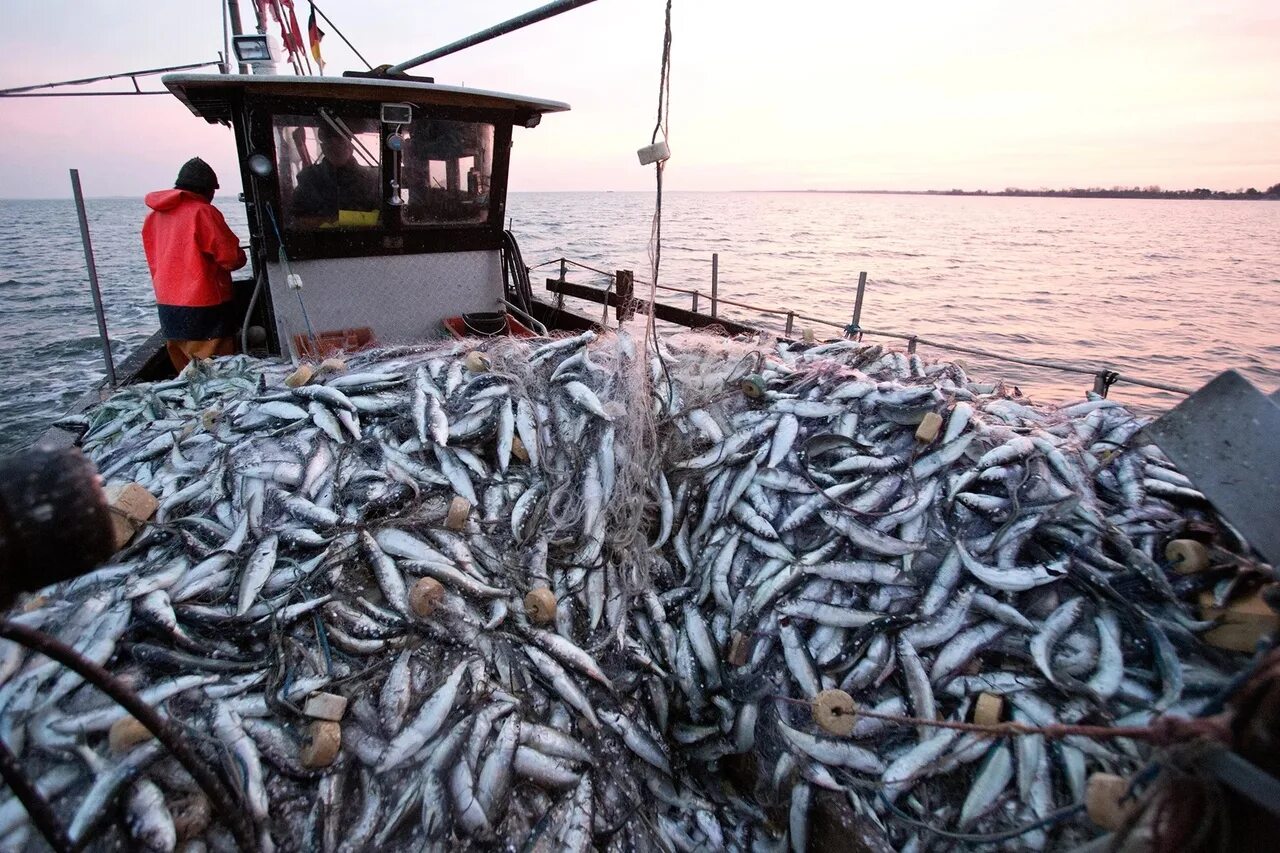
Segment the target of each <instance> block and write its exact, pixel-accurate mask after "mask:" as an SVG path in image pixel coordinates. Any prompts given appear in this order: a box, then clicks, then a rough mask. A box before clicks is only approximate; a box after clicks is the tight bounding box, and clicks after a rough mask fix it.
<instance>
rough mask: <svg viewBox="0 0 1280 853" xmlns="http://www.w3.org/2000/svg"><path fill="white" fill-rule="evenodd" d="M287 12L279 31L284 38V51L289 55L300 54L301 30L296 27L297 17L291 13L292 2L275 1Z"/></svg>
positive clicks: (288, 0)
mask: <svg viewBox="0 0 1280 853" xmlns="http://www.w3.org/2000/svg"><path fill="white" fill-rule="evenodd" d="M276 2H278V3H280V4H282V5H283V6H284V8H285V10H287V12H288V18H287V19H283V18H282V19H281V21H280V29H281V33H282V35H283V36H284V49H285V50H287V51H288V52H289V53H290V55H292V54H298V53H302V51H303V46H302V28H301V27H299V26H298V16H297V15H295V14H294V13H293V0H276Z"/></svg>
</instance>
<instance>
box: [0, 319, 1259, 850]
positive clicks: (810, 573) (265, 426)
mask: <svg viewBox="0 0 1280 853" xmlns="http://www.w3.org/2000/svg"><path fill="white" fill-rule="evenodd" d="M290 370H291V368H290V366H288V365H279V364H274V363H266V362H261V361H256V360H250V359H245V358H242V357H233V358H228V359H219V360H216V361H214V362H196V363H193V365H191V366H190V367H188V369H187V370H186V371H184V372H183V374H182V375H181V376H179V377H178V378H177V379H176V380H173V381H170V382H161V383H155V384H151V385H143V386H135V387H133V388H128V389H125V390H123V391H121V392H119V393H117V394H116V395H115V396H113V397H112V398H111V399H109V400H108V401H106V402H105V403H104V404H103V405H101V406H100V407H98V408H97V409H95V410H94V411H92V412H90V413H89V414H88V415H87V416H86V417H84V418H75V419H68V420H67V421H66V422H64V425H65V426H67V427H69V428H71V427H74V428H77V429H81V430H83V436H82V438H81V444H82V446H83V447H84V449H85V450H86V452H88V453H89V454H90V455H91V457H92V458H93V459H94V461H95V462H96V463H97V465H98V467H99V470H100V471H101V472H102V473H103V476H104V478H105V479H106V480H108V481H109V482H136V483H140V484H141V485H143V486H144V487H145V488H147V489H148V490H149V491H150V492H151V493H152V494H154V495H155V496H156V497H157V499H158V500H159V508H158V510H157V512H156V515H155V518H154V519H153V520H152V523H150V524H149V525H148V526H147V527H146V528H145V529H144V530H143V531H142V532H141V533H140V534H139V535H138V536H137V537H136V538H135V540H134V542H133V543H132V544H131V545H129V546H128V547H127V548H126V549H125V550H124V551H122V552H121V553H120V554H119V555H117V557H116V559H115V560H114V561H113V563H112V564H111V565H109V566H106V567H103V568H101V569H99V570H97V571H95V572H94V573H92V574H90V575H87V576H85V577H83V578H80V579H77V580H75V581H72V582H69V583H66V584H63V585H60V586H58V587H55V588H52V589H50V590H46V591H45V593H44V594H43V595H41V596H38V597H36V598H34V599H33V600H32V601H30V602H28V603H27V604H26V606H25V608H24V610H23V612H22V613H21V614H20V615H18V616H17V617H16V618H18V619H19V620H20V621H22V622H24V623H26V624H28V625H32V626H35V627H39V628H42V629H44V630H46V631H49V632H50V633H52V634H54V635H55V636H58V637H60V638H61V639H63V640H64V641H65V642H67V643H69V644H72V645H74V646H75V647H76V648H77V650H78V651H80V652H81V653H82V654H83V655H84V656H86V657H88V658H90V659H92V660H94V661H97V662H99V663H102V664H104V665H105V666H107V667H108V668H109V669H110V670H111V671H112V672H114V673H115V674H116V675H118V676H119V677H120V678H122V679H124V680H125V681H127V682H129V683H130V684H131V685H132V686H133V687H134V688H135V689H136V690H137V691H138V692H139V693H140V695H141V696H142V697H143V698H144V699H146V700H147V701H148V702H149V703H151V704H152V705H154V706H156V707H157V708H160V709H162V712H163V713H164V714H166V715H167V716H168V717H169V718H170V719H171V720H173V721H174V722H176V723H177V724H179V725H180V726H182V727H183V728H184V729H185V730H186V731H188V732H189V733H190V736H191V742H192V745H193V746H194V747H195V748H196V749H198V750H199V751H200V752H201V754H202V755H203V756H204V757H205V758H206V759H207V761H208V762H209V763H210V766H212V767H214V768H216V769H217V770H218V771H219V772H220V774H221V776H222V778H223V779H224V780H226V782H227V783H228V784H230V785H231V786H232V788H233V789H234V790H235V791H236V793H237V795H238V797H239V799H240V802H241V803H242V805H243V807H244V809H245V812H246V813H247V814H248V815H249V817H250V818H251V820H252V822H253V824H254V826H255V828H256V831H257V833H258V838H259V843H260V845H261V847H262V848H263V849H281V850H314V849H321V850H339V849H341V850H362V849H367V850H376V849H423V848H425V849H455V848H460V847H474V848H476V849H491V848H497V847H503V848H510V849H516V848H522V849H533V850H561V849H572V850H586V849H610V850H633V849H634V850H650V849H652V850H671V849H674V850H699V849H739V850H747V849H761V850H774V849H785V848H786V847H787V846H790V848H791V849H795V850H803V849H805V847H806V844H807V839H808V837H809V826H810V818H811V815H812V814H813V813H814V810H815V809H816V808H821V809H823V810H826V811H829V812H835V813H837V814H838V816H844V817H849V818H850V819H852V820H855V821H857V822H858V824H859V825H860V826H861V827H863V828H864V830H865V833H866V837H868V838H870V837H874V836H879V837H881V838H882V839H883V840H886V841H887V842H888V843H890V844H892V845H893V846H894V847H896V848H907V849H925V848H939V847H946V846H948V845H949V844H953V843H954V842H952V841H948V840H947V839H946V838H942V837H940V836H938V837H936V836H935V835H934V834H932V833H931V832H930V831H928V830H924V829H922V828H921V827H920V824H922V823H924V824H929V825H931V826H934V827H937V828H939V829H943V830H946V831H948V832H953V833H955V832H960V833H965V832H979V833H984V832H995V831H1002V830H1008V829H1009V828H1010V827H1019V826H1025V825H1027V824H1031V823H1034V822H1036V821H1040V820H1043V819H1044V818H1047V817H1049V816H1051V815H1054V814H1055V813H1056V812H1055V810H1056V809H1058V808H1059V807H1061V806H1065V805H1069V804H1071V803H1075V802H1078V801H1079V800H1080V799H1081V798H1082V795H1083V793H1082V789H1083V784H1084V779H1085V776H1086V774H1087V773H1088V772H1090V771H1092V770H1094V769H1097V768H1107V769H1109V770H1112V771H1115V772H1125V771H1127V770H1132V769H1134V768H1136V767H1138V766H1139V765H1140V764H1141V762H1142V761H1143V758H1144V753H1143V751H1142V749H1141V748H1140V747H1139V746H1137V745H1135V744H1133V743H1131V742H1123V741H1120V742H1116V741H1110V742H1101V743H1099V742H1094V741H1092V740H1086V739H1084V738H1082V737H1075V738H1067V739H1066V740H1064V741H1061V742H1052V743H1047V742H1045V741H1044V739H1043V738H1040V737H1022V738H1018V739H1016V740H1014V741H1013V742H1009V741H1008V740H1006V739H996V740H992V739H989V738H987V739H984V738H982V737H979V736H978V735H975V734H968V733H960V732H957V731H955V730H950V729H937V728H930V727H927V726H926V725H924V724H920V725H918V726H917V725H897V724H891V723H887V722H884V721H880V720H876V719H873V718H869V717H863V718H858V719H857V720H856V722H855V724H854V726H853V731H852V733H851V735H850V736H849V737H835V736H832V735H831V734H830V733H829V732H827V731H825V730H824V729H822V728H820V727H819V726H818V725H817V723H816V722H815V720H814V717H813V715H812V714H811V712H810V710H809V704H810V700H812V699H813V697H814V696H815V695H816V694H818V693H819V692H821V691H823V690H826V689H829V688H839V689H842V690H844V691H846V692H848V693H849V694H850V695H851V696H852V697H853V699H854V700H855V701H856V702H857V703H858V704H859V705H860V706H863V707H866V708H870V709H875V710H876V711H878V712H880V713H888V714H894V715H902V716H911V717H915V718H924V719H941V720H960V719H964V718H965V717H966V715H967V714H969V713H970V710H971V708H972V707H973V705H974V703H975V699H976V697H977V695H978V694H980V693H982V692H984V691H985V692H989V693H996V694H1001V695H1003V696H1006V697H1007V699H1008V700H1009V705H1010V706H1011V708H1012V718H1013V719H1016V720H1021V721H1025V722H1030V723H1049V722H1054V721H1063V722H1081V721H1082V722H1103V723H1105V722H1111V721H1115V722H1123V723H1126V724H1131V723H1141V722H1144V721H1146V720H1148V719H1150V718H1151V716H1152V715H1153V714H1156V713H1159V712H1174V713H1186V714H1193V713H1195V712H1196V711H1197V710H1198V709H1199V707H1200V706H1201V705H1202V704H1203V702H1204V701H1205V700H1206V699H1207V698H1209V697H1211V696H1212V695H1213V694H1214V693H1215V692H1216V691H1217V690H1219V689H1220V688H1221V686H1222V684H1223V683H1224V681H1225V678H1226V673H1227V672H1228V671H1229V669H1230V667H1231V665H1232V661H1230V660H1227V659H1223V658H1222V657H1221V656H1220V655H1219V654H1217V653H1216V652H1215V650H1213V649H1210V648H1208V647H1206V646H1205V645H1204V644H1203V643H1201V642H1200V640H1199V639H1198V638H1197V636H1196V634H1197V632H1198V631H1201V630H1202V629H1203V628H1205V627H1207V626H1206V625H1204V624H1202V623H1199V622H1197V621H1195V619H1194V618H1193V617H1192V616H1191V614H1190V610H1189V609H1188V608H1187V607H1186V606H1185V605H1184V604H1183V599H1184V598H1185V597H1186V596H1187V595H1188V594H1189V593H1190V592H1191V590H1189V589H1185V588H1183V587H1181V586H1175V585H1174V583H1172V582H1171V581H1170V580H1169V578H1170V577H1173V576H1171V575H1169V574H1167V573H1166V570H1165V568H1166V567H1164V566H1162V565H1161V564H1160V563H1159V561H1158V555H1159V554H1160V553H1161V552H1160V548H1161V547H1162V546H1163V543H1164V541H1165V539H1167V538H1168V536H1169V535H1170V534H1171V533H1173V532H1176V531H1177V530H1178V529H1179V528H1180V526H1181V525H1182V524H1183V523H1184V522H1185V521H1186V520H1187V519H1188V518H1201V517H1207V507H1206V506H1205V504H1204V502H1203V498H1202V497H1201V496H1200V495H1198V493H1196V492H1195V491H1194V489H1193V488H1192V486H1191V484H1190V483H1187V482H1186V481H1185V479H1184V478H1182V477H1181V476H1180V475H1178V474H1177V472H1176V471H1174V470H1173V468H1172V466H1171V465H1170V464H1169V463H1168V461H1167V460H1165V459H1164V458H1163V457H1162V456H1161V455H1160V453H1159V451H1158V450H1156V449H1155V448H1153V447H1151V446H1144V445H1139V444H1136V443H1135V442H1134V441H1133V439H1134V436H1135V434H1136V433H1137V431H1138V429H1139V428H1140V426H1141V422H1140V421H1139V420H1137V419H1135V418H1134V417H1133V415H1132V414H1130V413H1129V412H1128V411H1126V410H1125V409H1124V408H1122V407H1120V406H1118V405H1116V404H1114V403H1111V402H1108V401H1105V400H1094V401H1090V402H1086V403H1081V404H1077V405H1075V406H1068V407H1066V408H1062V409H1045V408H1041V407H1037V406H1033V405H1030V404H1028V403H1027V402H1026V401H1025V400H1020V399H1018V398H1017V397H1016V396H1015V395H1012V394H1010V393H1007V392H1006V391H1005V389H1004V388H1003V387H1000V386H983V385H979V384H976V383H974V382H972V381H970V380H969V378H968V377H967V376H965V375H964V372H963V370H962V368H961V367H960V366H959V365H956V364H952V363H939V364H935V365H929V366H925V365H924V364H923V363H922V362H921V361H920V360H919V359H918V358H917V357H915V356H914V355H913V356H911V357H907V356H906V355H904V354H902V353H897V352H884V351H881V350H880V349H879V348H878V347H868V346H863V345H860V344H855V343H852V342H838V343H834V344H825V345H818V346H806V345H803V344H778V345H777V346H774V347H766V346H763V345H751V344H747V343H736V342H729V341H724V340H722V339H711V338H707V337H705V336H697V335H693V336H677V337H673V338H670V339H665V340H664V341H663V342H661V343H658V344H656V345H655V344H653V342H652V341H650V342H649V343H648V345H647V346H646V345H644V344H642V343H641V342H640V341H638V340H633V339H632V338H630V337H628V336H626V335H617V336H611V337H608V338H605V339H600V340H597V339H596V336H595V335H594V334H593V333H585V334H583V335H579V336H576V337H571V338H564V339H557V340H550V341H548V340H545V339H543V340H535V341H531V342H519V341H512V340H501V341H484V342H476V341H469V342H463V343H458V344H446V345H435V346H423V347H415V348H398V349H384V350H379V351H375V352H370V353H362V354H359V355H356V356H353V357H352V358H351V359H350V360H349V361H348V362H347V363H346V364H345V365H343V364H340V363H339V364H334V365H328V364H327V365H325V366H323V367H322V368H321V370H320V371H319V373H318V374H317V375H316V376H315V377H314V378H312V379H311V380H310V381H309V382H307V383H306V384H301V385H297V387H292V386H293V385H296V384H297V383H296V382H295V381H294V379H295V378H296V377H291V378H290V381H289V382H287V383H286V376H287V375H288V374H289V373H290ZM744 391H745V392H746V393H744ZM929 413H937V414H939V415H942V416H943V423H944V426H943V428H942V429H940V430H939V434H938V435H937V437H936V438H933V439H931V440H929V441H927V442H926V441H923V440H921V439H918V438H917V436H916V432H917V424H919V423H920V422H921V421H922V419H924V418H925V416H926V415H928V414H929ZM457 498H462V499H465V503H464V504H462V512H461V513H459V511H458V510H459V506H458V501H457ZM1242 547H1243V546H1242ZM423 579H430V580H431V581H433V582H434V583H426V582H424V581H423ZM1179 583H1181V582H1179ZM440 590H443V595H442V596H441V595H439V594H438V593H439V591H440ZM547 602H550V605H551V606H550V607H549V608H547V609H546V610H545V611H544V610H540V607H544V608H545V607H546V604H547ZM316 694H333V695H336V696H342V697H345V698H346V699H347V707H346V710H345V713H344V714H343V715H342V719H341V722H340V727H341V749H340V751H339V752H338V754H337V756H336V758H335V759H334V760H333V761H332V762H331V763H327V762H321V763H319V764H317V763H316V762H315V761H313V760H308V758H309V756H312V755H313V751H312V750H311V747H312V746H314V744H311V743H309V742H308V741H307V733H308V732H309V731H311V726H312V721H311V719H310V718H309V717H308V716H307V714H306V713H305V707H306V703H307V700H308V698H310V697H313V696H315V695H316ZM124 716H125V713H124V712H123V710H121V709H119V708H118V707H117V706H115V705H113V704H111V703H109V702H108V701H107V700H106V699H105V698H104V697H103V696H102V695H101V694H100V693H99V692H98V691H97V690H96V689H95V688H93V687H92V686H89V685H85V684H83V683H82V682H81V681H80V679H79V678H78V677H77V676H75V675H74V674H73V673H71V672H69V671H66V670H62V669H60V668H59V667H58V666H57V665H56V664H54V663H52V662H50V661H48V660H46V659H44V658H42V657H40V656H37V655H33V654H31V653H28V652H27V651H26V650H25V649H23V648H22V647H20V646H17V645H14V644H10V643H4V644H3V648H0V738H3V740H4V741H5V743H7V744H8V745H9V746H10V748H11V749H12V750H13V751H14V752H15V753H16V754H17V755H18V756H19V760H20V761H21V763H22V765H23V767H24V769H25V770H26V771H27V773H28V775H29V776H30V777H31V778H32V779H34V780H35V781H36V783H37V787H38V788H39V789H40V790H41V791H43V792H44V793H45V794H46V796H47V797H49V798H50V799H51V800H52V802H53V803H54V806H55V810H56V811H57V813H58V814H60V815H65V816H66V820H67V823H68V825H69V830H70V833H71V836H72V838H73V839H87V838H90V837H104V838H107V839H113V843H118V844H121V845H126V846H130V847H131V848H132V849H147V850H173V849H184V850H191V851H196V850H206V849H207V850H222V849H231V848H232V847H233V843H232V839H231V836H230V834H229V833H228V832H227V830H226V827H224V826H221V825H220V824H219V822H218V820H217V818H216V815H211V814H210V806H209V804H208V803H207V802H206V801H204V800H203V798H202V796H201V795H200V794H199V791H198V788H197V787H196V786H195V785H194V784H193V782H192V780H191V779H190V778H189V777H188V776H187V775H186V773H185V771H183V770H182V769H181V768H180V767H179V766H178V765H177V763H176V762H175V760H174V759H172V758H171V757H169V756H167V755H166V753H165V752H164V751H163V749H162V748H160V747H159V746H158V745H157V744H155V743H154V742H144V743H142V744H141V745H134V746H132V748H129V749H120V748H116V749H113V748H112V745H111V740H112V738H111V737H109V733H110V732H112V731H113V727H118V726H119V722H118V721H120V720H121V719H122V718H124ZM116 746H117V747H119V746H121V744H119V743H117V744H116ZM748 754H749V755H750V756H751V758H752V760H751V761H750V762H742V761H740V760H739V759H738V758H736V756H744V755H748ZM729 781H731V782H732V783H733V784H727V782H729ZM1071 833H1075V835H1073V836H1072V837H1086V836H1087V835H1088V834H1089V830H1088V829H1087V828H1082V827H1081V826H1080V824H1079V823H1078V822H1077V823H1075V824H1072V825H1070V826H1065V825H1063V824H1053V823H1048V824H1045V825H1043V826H1037V827H1034V828H1032V829H1030V830H1029V831H1028V832H1025V833H1023V834H1021V835H1019V836H1017V837H1015V838H1014V840H1013V841H1012V842H1010V843H1011V844H1012V845H1013V846H1015V847H1026V848H1032V847H1041V846H1044V845H1045V844H1046V843H1047V842H1048V841H1049V840H1050V839H1061V838H1063V837H1066V836H1067V835H1070V834H1071ZM38 843H39V840H38V833H36V832H35V830H34V829H33V827H32V826H31V825H30V824H29V823H28V820H27V817H26V814H25V811H24V810H23V809H22V807H21V805H20V804H19V803H18V802H17V801H16V800H15V799H9V800H7V801H6V802H4V803H2V804H0V848H3V849H23V847H24V846H26V845H33V846H35V845H38Z"/></svg>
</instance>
